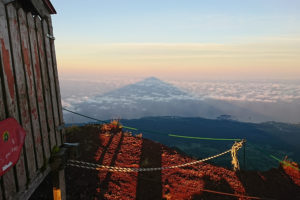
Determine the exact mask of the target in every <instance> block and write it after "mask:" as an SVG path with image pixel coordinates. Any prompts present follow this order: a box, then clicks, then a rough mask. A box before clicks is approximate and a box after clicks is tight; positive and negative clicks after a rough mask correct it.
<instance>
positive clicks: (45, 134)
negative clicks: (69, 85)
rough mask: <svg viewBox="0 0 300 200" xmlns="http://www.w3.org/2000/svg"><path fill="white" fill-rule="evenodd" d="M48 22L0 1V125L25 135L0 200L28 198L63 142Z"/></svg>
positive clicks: (0, 180) (1, 183) (0, 187)
mask: <svg viewBox="0 0 300 200" xmlns="http://www.w3.org/2000/svg"><path fill="white" fill-rule="evenodd" d="M49 35H53V29H52V23H51V18H47V19H41V18H40V17H39V16H33V15H32V14H31V13H30V12H29V13H26V12H25V11H24V10H23V9H22V8H18V5H17V4H16V3H14V2H13V3H8V4H4V3H3V1H2V0H0V120H4V119H6V118H8V117H13V118H15V119H16V120H17V121H18V122H19V123H20V124H21V125H22V126H23V128H24V129H25V130H26V132H27V136H26V140H25V144H24V147H23V151H22V153H21V156H20V159H19V161H18V163H17V165H16V166H14V167H13V168H12V169H11V170H9V171H8V172H7V173H6V174H4V175H3V176H2V177H0V199H4V200H9V199H27V198H28V197H29V196H30V195H31V193H32V192H33V191H34V189H35V188H36V187H37V185H38V184H39V183H40V182H41V181H42V180H43V178H44V177H45V175H47V173H48V172H49V165H48V160H49V158H50V154H51V150H52V149H53V147H54V146H60V145H61V144H62V141H63V136H62V132H61V131H60V130H58V127H59V126H60V125H62V124H63V117H62V109H61V99H60V89H59V82H58V73H57V64H56V56H55V47H54V40H53V39H51V38H49V37H48V36H49Z"/></svg>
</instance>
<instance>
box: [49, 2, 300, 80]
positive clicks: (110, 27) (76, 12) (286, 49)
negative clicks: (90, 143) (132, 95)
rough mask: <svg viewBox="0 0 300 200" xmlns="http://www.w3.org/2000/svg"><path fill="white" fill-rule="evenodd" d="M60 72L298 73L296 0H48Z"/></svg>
mask: <svg viewBox="0 0 300 200" xmlns="http://www.w3.org/2000/svg"><path fill="white" fill-rule="evenodd" d="M51 2H52V4H53V5H54V7H55V9H56V10H57V15H53V16H52V17H53V26H54V34H55V37H56V40H55V45H56V54H57V61H58V70H59V73H60V76H61V77H62V78H83V79H98V78H100V77H103V76H104V77H116V76H122V77H148V76H156V77H159V78H169V79H170V78H171V79H172V78H173V79H184V80H189V79H299V77H300V56H299V55H300V12H299V10H300V1H298V0H247V1H246V0H243V1H241V0H226V1H224V0H210V1H204V0H147V1H146V0H106V1H104V0H85V1H79V0H73V1H72V3H70V1H69V0H52V1H51Z"/></svg>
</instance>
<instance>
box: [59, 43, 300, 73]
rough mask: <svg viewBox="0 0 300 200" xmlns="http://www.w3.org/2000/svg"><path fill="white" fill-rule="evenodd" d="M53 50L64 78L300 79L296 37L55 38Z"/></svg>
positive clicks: (298, 49)
mask: <svg viewBox="0 0 300 200" xmlns="http://www.w3.org/2000/svg"><path fill="white" fill-rule="evenodd" d="M56 49H57V59H58V64H59V72H60V75H61V76H62V77H73V76H74V77H78V76H79V77H85V78H87V77H91V78H92V79H95V78H97V77H99V76H102V75H104V76H112V77H113V76H119V75H122V76H137V77H147V76H157V77H161V78H171V77H173V78H184V79H189V78H199V79H201V78H208V79H209V78H212V79H214V78H225V79H226V78H228V79H232V78H237V79H243V78H271V79H272V78H283V79H297V78H299V77H300V56H299V55H300V37H274V38H272V37H270V38H255V39H253V38H249V39H240V40H239V41H236V43H230V44H218V43H101V44H93V43H89V42H85V43H80V42H79V43H78V42H77V43H67V42H57V43H56Z"/></svg>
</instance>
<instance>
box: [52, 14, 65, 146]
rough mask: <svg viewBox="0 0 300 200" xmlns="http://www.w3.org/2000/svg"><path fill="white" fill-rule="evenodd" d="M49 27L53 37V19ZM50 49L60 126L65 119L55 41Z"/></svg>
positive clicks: (62, 133)
mask: <svg viewBox="0 0 300 200" xmlns="http://www.w3.org/2000/svg"><path fill="white" fill-rule="evenodd" d="M48 27H49V33H50V35H52V36H53V26H52V20H51V18H49V19H48ZM50 47H51V54H52V62H53V71H54V79H55V87H56V95H57V96H56V97H57V105H58V114H59V124H60V125H63V124H64V119H63V112H62V105H61V93H60V87H59V79H58V68H57V61H56V52H55V44H54V40H50ZM60 134H61V142H62V143H63V142H64V141H63V140H64V139H63V135H64V129H63V130H62V131H61V133H60Z"/></svg>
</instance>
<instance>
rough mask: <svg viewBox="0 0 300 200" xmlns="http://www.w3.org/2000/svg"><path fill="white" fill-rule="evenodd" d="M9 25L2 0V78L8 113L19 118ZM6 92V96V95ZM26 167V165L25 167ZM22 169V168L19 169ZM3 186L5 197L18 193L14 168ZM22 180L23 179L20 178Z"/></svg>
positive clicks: (0, 7)
mask: <svg viewBox="0 0 300 200" xmlns="http://www.w3.org/2000/svg"><path fill="white" fill-rule="evenodd" d="M7 30H8V27H7V19H6V10H5V6H4V4H3V2H1V1H0V55H1V69H0V70H1V72H0V75H1V78H2V80H1V81H2V83H3V84H4V86H3V90H4V91H3V98H5V101H6V108H7V114H8V116H9V117H14V118H15V119H17V120H18V115H19V114H18V109H17V102H16V90H15V86H14V84H15V79H14V72H13V68H12V59H11V53H10V45H9V36H8V31H7ZM4 94H5V97H4ZM8 116H6V114H5V113H4V110H2V112H1V116H0V120H3V119H5V118H6V117H8ZM19 162H21V163H24V156H23V153H22V155H21V157H20V160H19ZM24 168H25V167H24ZM24 168H23V171H22V172H23V173H24V174H25V170H24ZM19 170H20V169H19ZM2 181H3V186H4V190H5V198H6V199H12V197H11V196H12V194H14V193H16V191H17V188H16V183H15V179H14V172H13V170H12V169H11V170H9V171H8V172H7V173H5V174H4V175H3V176H2ZM20 181H22V179H21V180H20Z"/></svg>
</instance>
